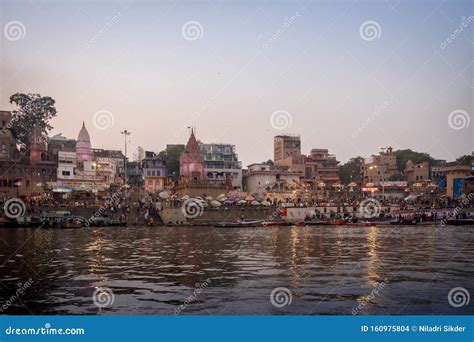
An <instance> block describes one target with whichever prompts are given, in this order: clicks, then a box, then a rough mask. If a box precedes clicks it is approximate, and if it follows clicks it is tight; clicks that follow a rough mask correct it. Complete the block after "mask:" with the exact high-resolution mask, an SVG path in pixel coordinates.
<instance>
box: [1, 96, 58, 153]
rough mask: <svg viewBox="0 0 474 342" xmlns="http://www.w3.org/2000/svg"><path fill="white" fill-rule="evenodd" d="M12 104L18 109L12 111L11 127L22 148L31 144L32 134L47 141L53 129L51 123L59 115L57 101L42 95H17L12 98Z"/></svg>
mask: <svg viewBox="0 0 474 342" xmlns="http://www.w3.org/2000/svg"><path fill="white" fill-rule="evenodd" d="M10 103H13V104H15V105H16V107H17V109H15V110H13V111H12V120H11V123H10V126H11V129H12V130H13V132H14V134H15V136H16V138H17V140H18V144H19V145H20V147H21V148H26V147H27V146H28V145H29V144H30V143H31V137H32V132H36V133H38V134H40V135H41V137H42V138H43V139H44V140H46V139H47V137H48V133H49V132H50V131H51V130H52V129H53V126H51V125H50V124H49V121H50V120H51V119H52V118H54V117H55V116H56V113H57V111H56V108H55V106H54V103H55V101H54V100H53V99H52V98H51V97H49V96H41V95H40V94H22V93H16V94H14V95H12V96H10Z"/></svg>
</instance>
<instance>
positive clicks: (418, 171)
mask: <svg viewBox="0 0 474 342" xmlns="http://www.w3.org/2000/svg"><path fill="white" fill-rule="evenodd" d="M404 176H405V180H406V181H407V182H409V183H419V182H424V181H428V180H430V164H429V163H428V162H423V163H418V164H415V163H413V162H412V161H411V160H409V161H407V163H406V165H405V171H404Z"/></svg>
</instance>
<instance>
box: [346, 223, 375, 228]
mask: <svg viewBox="0 0 474 342" xmlns="http://www.w3.org/2000/svg"><path fill="white" fill-rule="evenodd" d="M346 225H347V226H351V227H376V226H377V224H376V223H372V222H347V223H346Z"/></svg>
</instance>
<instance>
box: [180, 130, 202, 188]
mask: <svg viewBox="0 0 474 342" xmlns="http://www.w3.org/2000/svg"><path fill="white" fill-rule="evenodd" d="M179 166H180V175H181V180H182V182H183V183H189V182H192V183H196V182H204V181H205V180H206V174H205V172H204V159H203V158H202V156H201V150H200V149H199V144H198V142H197V140H196V137H195V135H194V129H191V136H190V137H189V140H188V143H187V144H186V147H185V148H184V151H183V153H182V154H181V159H180V163H179Z"/></svg>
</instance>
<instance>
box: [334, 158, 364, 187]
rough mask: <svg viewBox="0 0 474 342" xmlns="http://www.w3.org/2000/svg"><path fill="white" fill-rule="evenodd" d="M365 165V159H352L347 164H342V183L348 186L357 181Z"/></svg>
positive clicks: (340, 174)
mask: <svg viewBox="0 0 474 342" xmlns="http://www.w3.org/2000/svg"><path fill="white" fill-rule="evenodd" d="M363 164H364V158H362V157H360V156H359V157H355V158H351V159H350V160H349V161H348V162H347V163H345V164H342V165H341V166H340V168H339V177H340V178H341V182H342V183H344V184H347V183H349V182H351V180H352V181H357V180H359V179H360V176H361V167H362V165H363Z"/></svg>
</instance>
